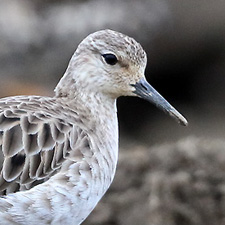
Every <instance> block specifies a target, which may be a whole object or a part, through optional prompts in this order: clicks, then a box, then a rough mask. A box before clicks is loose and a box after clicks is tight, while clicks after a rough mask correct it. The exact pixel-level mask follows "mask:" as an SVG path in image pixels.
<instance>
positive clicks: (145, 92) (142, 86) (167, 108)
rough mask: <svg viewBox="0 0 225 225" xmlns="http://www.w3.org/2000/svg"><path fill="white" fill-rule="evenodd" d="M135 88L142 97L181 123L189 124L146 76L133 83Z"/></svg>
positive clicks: (136, 92)
mask: <svg viewBox="0 0 225 225" xmlns="http://www.w3.org/2000/svg"><path fill="white" fill-rule="evenodd" d="M131 86H133V87H134V88H135V91H134V93H135V94H137V95H138V96H139V97H140V98H143V99H145V100H147V101H149V102H151V103H153V104H154V105H156V106H157V107H158V108H160V109H162V110H163V111H164V112H166V113H168V114H169V115H170V116H171V117H173V118H174V119H175V120H177V122H178V123H180V124H181V125H184V126H187V125H188V122H187V120H186V119H185V118H184V117H183V116H182V115H181V114H180V113H179V112H178V111H177V110H176V109H175V108H174V107H173V106H172V105H170V103H169V102H167V101H166V100H165V99H164V98H163V97H162V96H161V95H160V94H159V93H158V92H157V91H156V90H155V89H154V88H153V87H152V86H151V85H150V84H149V83H148V82H147V81H146V80H145V79H144V78H142V79H141V80H140V81H139V82H137V83H136V84H131Z"/></svg>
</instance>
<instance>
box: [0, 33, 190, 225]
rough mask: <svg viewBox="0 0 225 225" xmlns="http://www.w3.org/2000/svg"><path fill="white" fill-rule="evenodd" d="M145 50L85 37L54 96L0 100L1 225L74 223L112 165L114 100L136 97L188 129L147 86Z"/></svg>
mask: <svg viewBox="0 0 225 225" xmlns="http://www.w3.org/2000/svg"><path fill="white" fill-rule="evenodd" d="M146 63H147V57H146V53H145V51H144V50H143V48H142V47H141V45H140V44H139V43H137V42H136V41H135V40H134V39H133V38H131V37H128V36H126V35H123V34H121V33H118V32H115V31H112V30H102V31H98V32H95V33H93V34H90V35H89V36H87V37H86V38H85V39H84V40H83V41H82V42H81V43H80V44H79V46H78V48H77V50H76V51H75V53H74V55H73V56H72V58H71V60H70V62H69V66H68V68H67V70H66V72H65V74H64V76H63V77H62V78H61V80H60V81H59V83H58V85H57V86H56V88H55V95H54V97H41V96H15V97H6V98H2V99H0V147H1V150H0V170H1V174H0V194H1V197H0V224H13V225H15V224H22V225H31V224H32V225H33V224H54V225H59V224H63V225H66V224H68V225H71V224H73V225H78V224H81V223H82V222H83V221H84V220H85V219H86V218H87V216H88V215H89V214H90V213H91V211H92V210H93V209H94V208H95V206H96V204H97V203H98V202H99V200H100V199H101V198H102V196H103V195H104V194H105V192H106V190H107V189H108V188H109V186H110V184H111V182H112V180H113V177H114V175H115V171H116V165H117V160H118V122H117V109H116V99H117V98H118V97H119V96H138V97H141V98H143V99H146V100H147V101H150V102H152V103H154V104H155V105H156V106H158V107H159V108H161V109H162V110H164V111H165V112H167V113H168V114H169V115H170V116H172V117H174V118H175V119H176V120H177V121H178V122H180V123H181V124H183V125H187V120H186V119H185V118H184V117H183V116H182V115H181V114H180V113H179V112H177V111H176V110H175V109H174V108H173V107H172V106H171V105H170V104H169V103H168V102H167V101H166V100H165V99H164V98H163V97H162V96H161V95H160V94H159V93H158V92H157V91H156V90H154V89H153V87H152V86H150V84H149V83H148V82H147V81H146V79H145V76H144V71H145V67H146Z"/></svg>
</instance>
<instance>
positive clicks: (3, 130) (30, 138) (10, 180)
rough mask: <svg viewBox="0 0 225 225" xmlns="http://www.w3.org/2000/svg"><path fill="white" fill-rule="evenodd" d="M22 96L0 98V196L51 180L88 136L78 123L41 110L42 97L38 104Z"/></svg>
mask: <svg viewBox="0 0 225 225" xmlns="http://www.w3.org/2000/svg"><path fill="white" fill-rule="evenodd" d="M21 98H22V99H23V97H18V100H17V99H16V98H5V101H3V100H4V99H1V101H0V148H1V149H0V170H1V174H0V195H5V194H8V193H12V192H17V191H19V190H27V189H29V188H32V187H33V186H35V185H37V184H39V183H42V182H44V181H46V180H48V179H49V177H50V176H51V175H52V174H55V172H57V171H58V170H59V169H60V167H61V165H62V163H63V162H64V161H65V159H66V157H67V156H68V154H69V152H70V151H71V146H77V145H78V146H79V139H83V138H84V137H85V135H79V134H78V133H80V134H82V130H81V129H80V128H78V127H76V126H75V125H72V124H71V123H67V122H66V121H64V120H63V119H61V118H57V116H55V115H52V116H51V115H49V114H48V113H45V111H44V110H43V111H39V112H38V111H37V109H36V108H37V106H36V108H35V105H38V101H39V100H38V98H37V99H36V101H37V102H35V103H33V101H32V99H31V100H30V99H28V100H27V98H26V99H24V100H26V101H27V102H28V103H29V104H30V105H29V104H28V103H27V102H26V101H25V102H23V101H22V102H21ZM50 100H51V99H50ZM48 104H50V103H48ZM39 106H40V105H39ZM28 109H29V110H28ZM45 110H46V111H48V110H47V107H46V108H45ZM71 133H72V134H73V135H72V136H73V137H72V138H71V135H70V134H71ZM75 152H76V151H75ZM77 154H78V155H79V153H77ZM80 157H82V155H80Z"/></svg>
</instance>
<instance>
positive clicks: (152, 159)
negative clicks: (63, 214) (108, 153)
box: [0, 0, 225, 225]
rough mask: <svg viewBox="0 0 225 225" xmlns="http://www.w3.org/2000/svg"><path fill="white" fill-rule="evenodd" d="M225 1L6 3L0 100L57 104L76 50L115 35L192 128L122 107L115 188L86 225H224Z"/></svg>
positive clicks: (122, 102)
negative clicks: (96, 35)
mask: <svg viewBox="0 0 225 225" xmlns="http://www.w3.org/2000/svg"><path fill="white" fill-rule="evenodd" d="M224 11H225V1H224V0H214V1H210V0H199V1H194V0H188V1H187V0H186V1H178V0H139V1H135V0H130V1H128V0H123V1H122V0H114V1H103V0H74V1H72V0H71V1H69V0H63V1H62V0H33V1H29V0H20V1H17V0H1V1H0V78H1V82H0V96H1V97H5V96H10V95H21V94H25V95H27V94H35V95H50V96H52V95H53V89H54V87H55V85H56V84H57V82H58V81H59V79H60V78H61V76H62V75H63V73H64V71H65V69H66V67H67V64H68V61H69V59H70V57H71V56H72V54H73V52H74V51H75V49H76V47H77V45H78V44H79V42H80V41H81V40H82V39H83V38H85V37H86V36H87V35H88V34H89V33H92V32H94V31H97V30H100V29H105V28H110V29H113V30H116V31H120V32H122V33H124V34H127V35H129V36H132V37H133V38H135V39H136V40H137V41H138V42H140V43H141V44H142V46H143V47H144V49H145V50H146V52H147V55H148V65H147V68H146V77H147V79H148V81H149V82H150V83H151V85H153V86H154V87H155V88H156V89H157V90H158V91H159V92H160V93H161V94H162V95H163V96H164V97H165V98H166V99H167V100H168V101H169V102H170V103H171V104H172V105H173V106H175V107H176V108H177V109H178V110H179V111H180V112H181V113H183V114H184V115H185V116H186V117H187V119H188V121H189V126H188V127H182V126H179V125H178V124H176V122H175V121H173V120H172V119H171V118H170V117H169V116H167V115H165V114H164V113H163V112H161V111H159V110H158V109H156V108H155V107H154V106H152V105H151V104H149V103H148V102H145V101H143V100H141V99H138V98H124V97H123V98H120V99H119V100H118V113H119V122H120V148H121V149H120V161H119V165H118V172H117V174H116V178H115V181H114V182H113V185H112V187H111V188H110V190H109V192H107V194H106V196H105V197H104V198H103V199H102V202H101V203H100V204H99V205H98V207H97V208H96V209H95V210H94V212H93V214H92V215H91V216H90V217H89V218H88V219H87V221H86V222H85V223H84V224H86V225H94V224H95V225H96V224H97V225H128V224H129V225H137V224H141V225H193V224H195V225H201V224H204V225H212V224H217V225H222V224H225V140H224V134H225V106H224V102H225V94H224V92H225V90H224V87H225V13H224Z"/></svg>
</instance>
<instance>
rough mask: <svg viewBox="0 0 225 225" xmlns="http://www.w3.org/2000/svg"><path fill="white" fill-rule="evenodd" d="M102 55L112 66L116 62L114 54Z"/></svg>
mask: <svg viewBox="0 0 225 225" xmlns="http://www.w3.org/2000/svg"><path fill="white" fill-rule="evenodd" d="M102 57H103V58H104V59H105V61H106V63H108V64H109V65H112V66H113V65H115V64H116V63H117V62H118V59H117V58H116V56H115V55H113V54H111V53H109V54H103V55H102Z"/></svg>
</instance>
